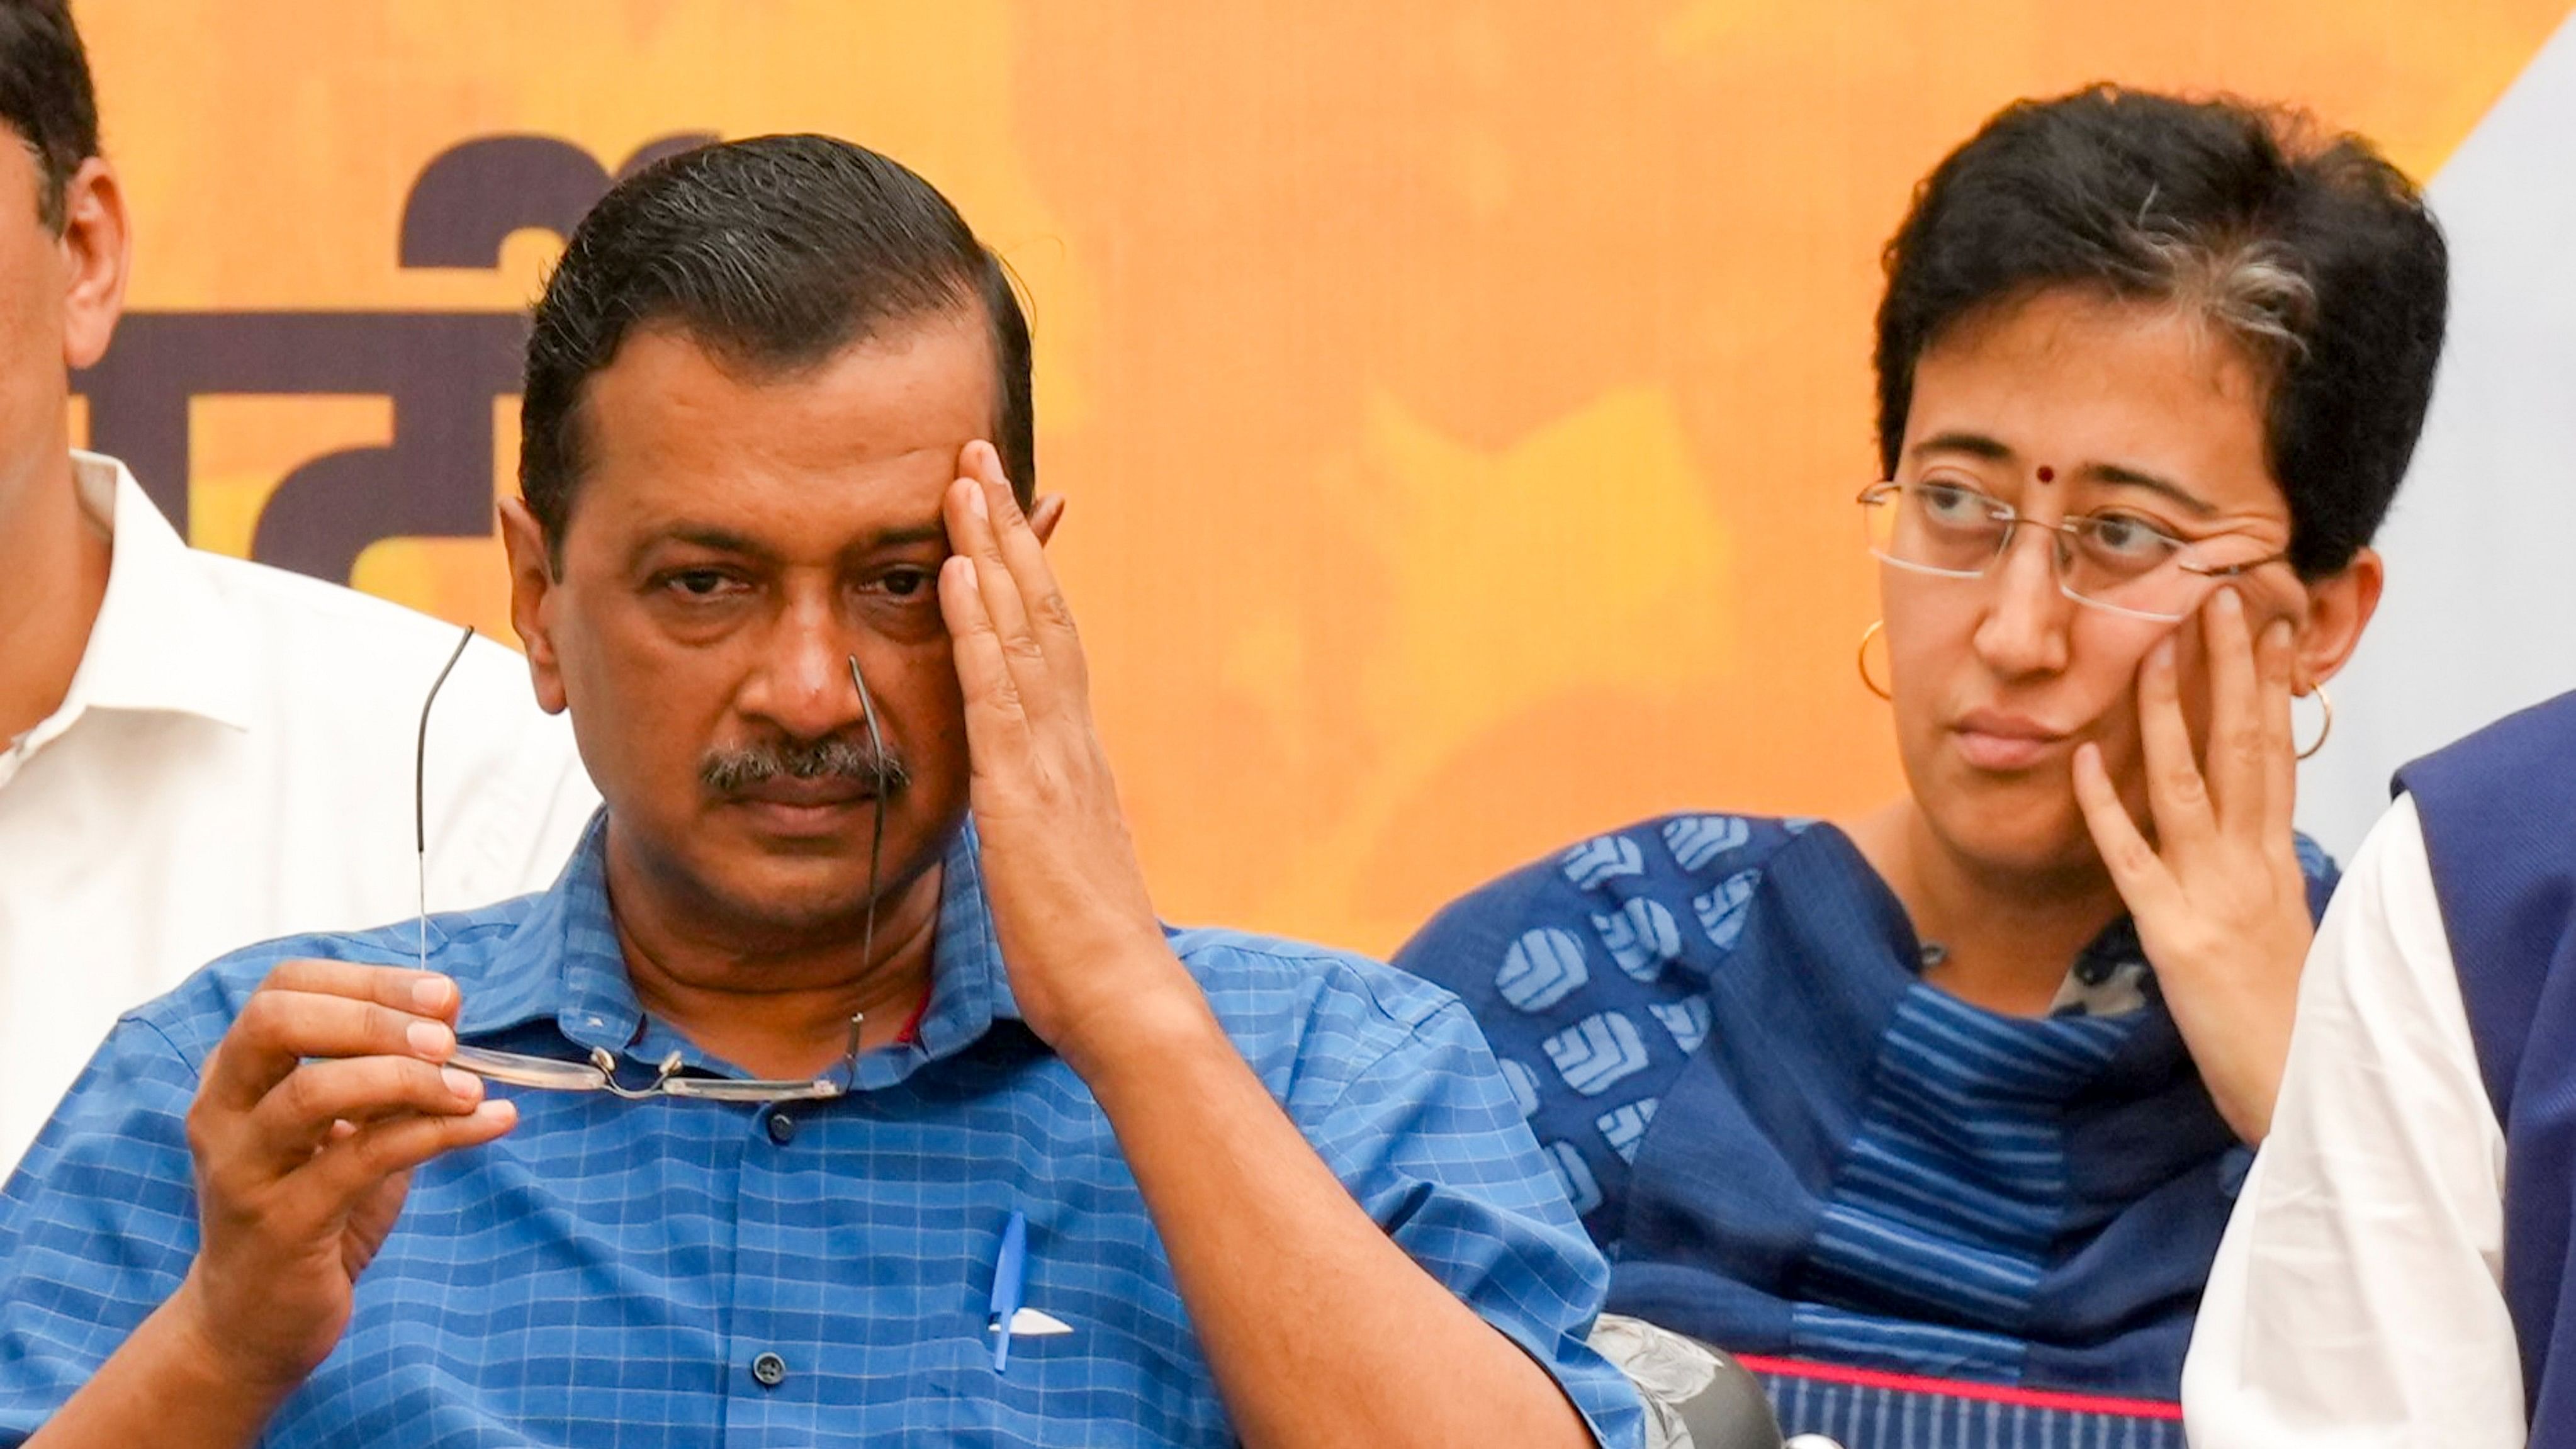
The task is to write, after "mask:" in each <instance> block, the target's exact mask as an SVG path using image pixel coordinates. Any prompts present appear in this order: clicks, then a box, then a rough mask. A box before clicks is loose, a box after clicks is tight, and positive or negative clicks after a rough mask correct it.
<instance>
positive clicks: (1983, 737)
mask: <svg viewBox="0 0 2576 1449" xmlns="http://www.w3.org/2000/svg"><path fill="white" fill-rule="evenodd" d="M1950 735H1951V738H1952V739H1954V740H1956V741H1957V742H1958V746H1959V755H1960V757H1961V758H1962V759H1965V760H1966V761H1967V762H1968V763H1969V764H1970V765H1973V766H1975V767H1976V768H1978V769H1980V770H1996V771H2008V770H2027V769H2029V768H2030V767H2031V766H2033V765H2036V764H2038V763H2039V762H2041V761H2042V760H2045V759H2047V758H2049V757H2050V756H2051V755H2054V754H2056V753H2057V752H2058V750H2059V749H2060V748H2062V747H2063V746H2064V745H2065V743H2066V734H2065V732H2064V731H2062V730H2054V729H2050V728H2049V727H2048V726H2046V725H2043V724H2041V723H2039V722H2038V721H2037V720H2032V719H2025V718H2022V717H2021V716H2019V715H2007V714H1996V713H1992V712H1989V711H1985V710H1979V711H1977V712H1976V713H1973V714H1970V715H1967V716H1965V717H1963V718H1962V719H1960V720H1959V722H1958V723H1956V724H1954V725H1952V726H1951V727H1950Z"/></svg>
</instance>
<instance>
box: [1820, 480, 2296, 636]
mask: <svg viewBox="0 0 2576 1449" xmlns="http://www.w3.org/2000/svg"><path fill="white" fill-rule="evenodd" d="M1859 501H1860V506H1861V512H1862V513H1863V514H1864V515H1865V516H1866V517H1867V518H1868V520H1869V551H1870V552H1871V553H1873V554H1875V555H1877V556H1878V557H1879V558H1880V559H1881V560H1883V561H1885V562H1887V563H1892V564H1894V565H1896V566H1897V567H1898V568H1903V569H1912V570H1914V571H1915V572H1917V573H1925V574H1938V575H1940V576H1942V577H1944V578H1954V579H1973V578H1982V577H1983V576H1984V575H1985V574H1986V572H1987V571H1988V570H1990V569H1992V568H1993V567H1994V566H1995V561H1996V560H1997V559H2000V558H2002V557H2003V556H2004V554H2005V552H2006V551H2007V550H2009V549H2010V548H2011V547H2012V541H2013V534H2014V532H2015V531H2016V530H2017V529H2020V528H2022V527H2024V526H2025V525H2027V526H2029V527H2033V528H2044V529H2047V530H2048V531H2049V533H2050V534H2051V535H2052V537H2051V539H2050V544H2051V547H2050V550H2049V558H2050V560H2051V562H2052V563H2053V565H2054V567H2055V568H2056V572H2057V588H2058V592H2060V593H2062V594H2064V595H2066V597H2068V598H2070V599H2073V600H2074V601H2075V602H2077V603H2079V604H2090V605H2092V606H2093V607H2094V608H2097V609H2106V610H2109V611H2110V612H2111V613H2114V614H2126V615H2128V616H2129V617H2131V618H2133V619H2157V620H2162V621H2165V622H2168V623H2170V622H2171V621H2173V620H2176V619H2180V618H2183V617H2185V616H2187V615H2189V614H2190V613H2191V611H2192V610H2194V609H2196V608H2199V607H2200V602H2201V600H2202V599H2205V598H2207V597H2208V595H2209V589H2210V584H2211V581H2213V580H2223V579H2232V578H2235V577H2237V576H2239V575H2242V574H2247V573H2251V572H2253V571H2254V570H2256V569H2258V568H2261V567H2263V566H2264V565H2266V564H2276V563H2282V562H2286V561H2287V560H2288V558H2289V555H2287V554H2281V553H2270V554H2265V555H2264V556H2263V557H2261V558H2257V559H2248V560H2247V561H2245V562H2243V563H2233V564H2213V563H2211V562H2209V560H2208V559H2207V558H2206V557H2205V556H2203V554H2202V552H2201V549H2202V546H2203V544H2204V543H2206V542H2208V540H2192V539H2183V538H2177V537H2175V536H2174V535H2173V534H2171V533H2168V532H2166V531H2165V530H2164V529H2163V528H2161V527H2158V526H2157V525H2156V524H2153V523H2150V522H2149V521H2147V520H2146V519H2144V518H2141V517H2139V516H2138V515H2136V514H2134V513H2122V512H2117V511H2108V512H2101V513H2081V514H2077V515H2076V516H2074V517H2072V518H2069V519H2067V520H2065V521H2064V522H2062V523H2053V524H2049V523H2035V522H2033V521H2032V520H2031V519H2028V518H2025V517H2023V516H2022V515H2021V514H2020V513H2019V512H2017V511H2015V510H2014V508H2013V506H2012V505H2011V504H2009V503H2006V502H2004V501H2003V500H2001V499H1999V498H1995V497H1992V496H1990V495H1988V494H1985V493H1981V492H1979V491H1977V490H1976V489H1974V488H1970V487H1968V486H1967V485H1965V484H1962V483H1938V482H1935V483H1873V484H1871V485H1870V486H1869V487H1867V488H1864V489H1862V490H1861V493H1860V500H1859Z"/></svg>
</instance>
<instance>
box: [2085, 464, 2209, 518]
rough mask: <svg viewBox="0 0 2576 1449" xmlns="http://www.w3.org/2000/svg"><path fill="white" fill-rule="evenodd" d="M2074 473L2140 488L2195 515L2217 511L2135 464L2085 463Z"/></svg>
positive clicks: (2165, 479) (2192, 494)
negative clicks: (2135, 466) (2132, 466)
mask: <svg viewBox="0 0 2576 1449" xmlns="http://www.w3.org/2000/svg"><path fill="white" fill-rule="evenodd" d="M2076 476H2078V477H2081V478H2089V479H2091V480H2093V481H2094V482H2096V483H2108V484H2111V485H2112V486H2114V487H2119V488H2144V489H2146V490H2147V491H2148V492H2150V493H2153V494H2155V495H2157V496H2158V497H2161V498H2165V499H2169V500H2171V501H2172V502H2174V503H2175V504H2177V505H2179V506H2181V507H2182V508H2184V509H2186V510H2188V511H2189V512H2190V513H2192V514H2193V515H2194V516H2196V517H2200V518H2211V517H2215V516H2216V515H2217V513H2218V508H2217V505H2215V504H2213V503H2210V502H2209V501H2208V500H2206V499H2204V498H2202V497H2201V496H2200V495H2199V494H2197V493H2194V492H2192V491H2191V490H2190V489H2188V488H2185V487H2183V486H2182V485H2181V484H2179V483H2176V482H2174V481H2173V480H2172V479H2170V478H2159V477H2157V476H2156V475H2155V474H2153V473H2142V472H2140V471H2138V470H2137V469H2135V468H2128V467H2123V466H2121V465H2120V464H2118V463H2087V464H2085V465H2084V466H2083V467H2081V468H2079V469H2077V470H2076Z"/></svg>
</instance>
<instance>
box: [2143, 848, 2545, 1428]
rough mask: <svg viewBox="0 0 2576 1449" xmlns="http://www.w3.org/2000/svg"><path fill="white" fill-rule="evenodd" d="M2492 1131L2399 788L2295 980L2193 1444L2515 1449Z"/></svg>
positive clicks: (2188, 1409)
mask: <svg viewBox="0 0 2576 1449" xmlns="http://www.w3.org/2000/svg"><path fill="white" fill-rule="evenodd" d="M2504 1185H2505V1136H2504V1132H2503V1129H2502V1127H2501V1125H2500V1124H2499V1122H2498V1119H2497V1115H2496V1111H2495V1108H2494V1106H2493V1104H2492V1102H2491V1100H2490V1098H2489V1096H2488V1092H2487V1088H2486V1086H2485V1083H2484V1080H2483V1077H2482V1075H2481V1071H2480V1064H2479V1058H2478V1052H2477V1047H2476V1043H2475V1041H2474V1040H2473V1038H2472V1036H2471V1033H2470V1027H2469V1016H2468V1011H2467V1008H2466V1005H2465V1003H2464V1001H2463V997H2462V992H2461V986H2460V980H2459V977H2458V975H2457V974H2456V972H2455V970H2454V965H2453V961H2452V954H2451V946H2450V942H2449V939H2448V937H2447V936H2446V934H2445V932H2444V929H2443V920H2442V912H2441V907H2440V903H2439V901H2438V900H2437V898H2436V896H2435V892H2434V885H2433V873H2432V866H2431V862H2430V859H2429V857H2428V855H2427V853H2426V849H2425V839H2424V830H2423V826H2422V823H2421V820H2420V817H2419V816H2418V814H2417V812H2416V804H2415V801H2414V800H2413V799H2412V798H2411V797H2408V798H2401V799H2399V800H2398V802H2397V805H2396V808H2394V809H2392V810H2390V811H2389V812H2388V814H2387V816H2386V817H2384V818H2383V819H2382V820H2381V821H2380V823H2379V825H2378V826H2377V827H2376V828H2375V829H2373V830H2372V831H2371V833H2370V838H2369V839H2368V840H2367V841H2365V842H2364V843H2363V844H2362V847H2361V849H2360V851H2359V852H2358V853H2357V854H2355V855H2354V857H2353V860H2352V864H2351V867H2350V869H2348V870H2346V871H2345V873H2344V877H2343V883H2342V885H2341V886H2340V887H2339V888H2338V889H2337V891H2336V892H2335V897H2334V903H2333V904H2332V905H2331V906H2329V907H2328V908H2327V910H2326V916H2325V921H2324V923H2323V924H2322V925H2320V926H2319V927H2318V929H2317V939H2316V944H2315V945H2314V947H2312V948H2311V950H2310V952H2309V955H2308V965H2307V971H2306V974H2305V975H2304V976H2303V977H2302V978H2301V980H2300V982H2299V1007H2298V1025H2297V1027H2296V1029H2295V1031H2294V1032H2293V1034H2292V1036H2291V1040H2290V1058H2289V1064H2288V1067H2287V1068H2286V1071H2285V1074H2284V1077H2283V1080H2282V1085H2281V1095H2280V1099H2279V1104H2278V1105H2277V1107H2276V1108H2275V1109H2274V1114H2273V1118H2272V1133H2271V1135H2270V1136H2269V1137H2268V1138H2266V1139H2265V1140H2264V1143H2263V1151H2262V1154H2261V1155H2260V1156H2259V1157H2258V1158H2257V1159H2256V1160H2255V1164H2254V1170H2253V1172H2252V1174H2251V1175H2250V1176H2248V1177H2247V1179H2246V1182H2245V1188H2244V1191H2243V1193H2242V1195H2241V1196H2240V1197H2239V1198H2238V1200H2237V1205H2236V1213H2235V1216H2234V1217H2233V1218H2232V1219H2231V1220H2230V1221H2229V1223H2228V1229H2227V1237H2226V1239H2225V1241H2224V1242H2223V1243H2222V1245H2221V1246H2220V1248H2219V1252H2218V1260H2217V1263H2216V1265H2215V1266H2214V1267H2213V1268H2212V1269H2211V1271H2210V1277H2209V1286H2208V1288H2207V1289H2206V1290H2205V1292H2204V1294H2203V1296H2202V1299H2201V1308H2200V1319H2199V1323H2198V1326H2197V1328H2196V1330H2195V1332H2194V1334H2193V1337H2192V1345H2191V1356H2190V1358H2189V1359H2188V1360H2187V1362H2186V1363H2185V1365H2184V1368H2183V1383H2182V1393H2183V1413H2184V1418H2185V1421H2186V1428H2187V1430H2188V1432H2189V1435H2190V1439H2191V1442H2192V1445H2193V1449H2238V1446H2245V1449H2254V1446H2260V1449H2306V1446H2317V1449H2325V1446H2329V1445H2330V1446H2333V1449H2371V1446H2390V1449H2396V1446H2407V1449H2413V1446H2417V1445H2428V1444H2439V1445H2442V1446H2445V1449H2513V1446H2520V1445H2522V1444H2523V1443H2524V1442H2525V1438H2526V1434H2527V1432H2528V1430H2527V1420H2526V1417H2525V1415H2526V1409H2525V1406H2524V1395H2523V1376H2522V1363H2521V1358H2520V1355H2519V1354H2518V1353H2517V1352H2516V1335H2515V1331H2514V1323H2513V1319H2512V1317H2511V1314H2510V1312H2509V1311H2508V1308H2507V1305H2506V1300H2505V1292H2504V1285H2503V1272H2504V1239H2505V1191H2504Z"/></svg>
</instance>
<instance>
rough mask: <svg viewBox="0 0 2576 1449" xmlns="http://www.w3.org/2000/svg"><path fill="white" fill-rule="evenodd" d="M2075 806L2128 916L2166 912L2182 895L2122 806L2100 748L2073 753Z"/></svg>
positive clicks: (2089, 745)
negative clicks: (2124, 903)
mask: <svg viewBox="0 0 2576 1449" xmlns="http://www.w3.org/2000/svg"><path fill="white" fill-rule="evenodd" d="M2075 803H2076V806H2077V808H2079V809H2081V810H2082V811H2083V812H2084V826H2085V829H2086V830H2088V831H2090V832H2091V833H2092V836H2093V848H2094V849H2095V850H2097V851H2099V852H2101V855H2102V864H2103V865H2104V866H2105V867H2106V868H2107V869H2109V871H2110V872H2111V884H2112V885H2114V886H2116V887H2118V888H2119V892H2120V899H2121V900H2123V901H2125V902H2127V903H2128V907H2129V914H2131V915H2133V916H2139V917H2146V916H2150V915H2154V914H2157V913H2160V912H2162V911H2164V910H2166V909H2168V908H2169V907H2170V906H2171V905H2172V903H2173V901H2174V898H2175V896H2176V894H2177V892H2178V889H2179V888H2178V887H2177V886H2176V885H2175V883H2174V877H2173V872H2172V871H2170V870H2168V869H2166V867H2165V863H2164V861H2163V860H2162V859H2160V858H2159V857H2158V856H2157V855H2156V848H2155V847H2154V846H2152V845H2150V844H2148V843H2147V838H2146V836H2144V835H2142V834H2140V833H2139V831H2138V823H2137V822H2136V821H2134V820H2132V819H2130V818H2129V807H2128V806H2127V805H2125V804H2123V803H2122V802H2121V800H2120V792H2119V790H2118V789H2117V788H2115V787H2114V786H2113V785H2112V784H2111V775H2110V772H2109V771H2108V770H2105V769H2104V768H2103V767H2102V751H2101V749H2100V747H2099V746H2096V745H2094V744H2093V743H2091V742H2090V741H2087V742H2086V743H2084V744H2080V745H2077V746H2076V747H2075Z"/></svg>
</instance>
